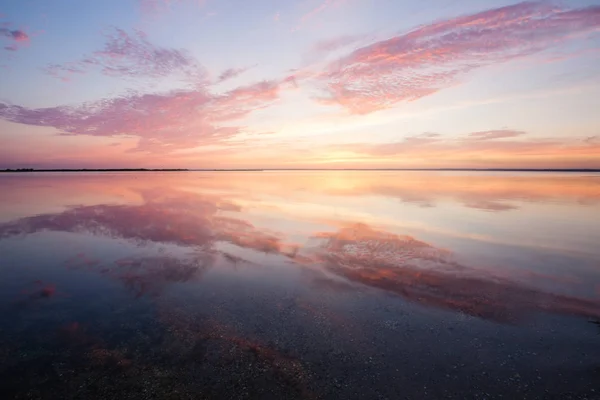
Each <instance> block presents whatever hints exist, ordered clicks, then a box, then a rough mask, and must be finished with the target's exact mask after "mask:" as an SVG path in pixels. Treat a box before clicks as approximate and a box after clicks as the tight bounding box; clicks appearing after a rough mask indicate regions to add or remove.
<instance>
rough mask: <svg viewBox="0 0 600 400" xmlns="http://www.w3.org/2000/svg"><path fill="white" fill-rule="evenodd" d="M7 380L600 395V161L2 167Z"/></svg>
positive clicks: (28, 393) (168, 390)
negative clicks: (275, 168) (588, 167)
mask: <svg viewBox="0 0 600 400" xmlns="http://www.w3.org/2000/svg"><path fill="white" fill-rule="evenodd" d="M0 393H1V396H0V397H1V398H2V399H561V400H562V399H600V174H593V173H587V174H584V173H563V174H560V173H514V172H504V173H484V172H394V171H381V172H378V171H346V172H340V171H326V172H323V171H311V172H291V171H288V172H266V171H265V172H168V173H159V172H157V173H153V172H142V173H93V172H90V173H67V172H63V173H20V174H0Z"/></svg>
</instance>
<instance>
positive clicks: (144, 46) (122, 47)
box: [46, 28, 207, 86]
mask: <svg viewBox="0 0 600 400" xmlns="http://www.w3.org/2000/svg"><path fill="white" fill-rule="evenodd" d="M92 70H99V71H100V72H102V73H103V74H105V75H108V76H116V77H129V78H154V79H155V78H163V77H167V76H176V77H179V78H180V79H182V80H183V81H185V82H188V83H192V84H194V85H195V86H198V85H203V84H205V83H207V73H206V71H205V69H204V67H202V65H200V63H199V62H198V61H197V60H196V59H194V58H193V57H192V56H191V55H190V54H188V53H187V52H186V51H185V50H181V49H172V48H166V47H161V46H158V45H155V44H152V43H151V42H150V41H149V40H148V38H147V36H146V34H145V33H144V32H142V31H140V30H136V31H135V32H134V34H133V35H129V34H128V33H127V32H125V31H124V30H122V29H118V28H115V29H114V31H112V32H111V33H110V34H108V35H107V41H106V43H105V45H104V48H103V49H102V50H100V51H96V52H94V53H92V54H91V55H89V56H86V57H84V58H83V59H81V60H79V61H75V62H68V63H65V64H53V65H50V66H48V67H47V68H46V72H48V73H49V74H51V75H54V76H57V77H59V78H61V79H65V78H66V77H68V75H70V74H74V73H85V72H88V71H92Z"/></svg>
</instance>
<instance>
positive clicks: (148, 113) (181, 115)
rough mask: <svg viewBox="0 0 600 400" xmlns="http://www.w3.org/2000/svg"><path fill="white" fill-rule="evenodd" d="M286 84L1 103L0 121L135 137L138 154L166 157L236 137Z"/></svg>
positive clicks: (67, 131)
mask: <svg viewBox="0 0 600 400" xmlns="http://www.w3.org/2000/svg"><path fill="white" fill-rule="evenodd" d="M284 84H285V82H277V81H264V82H258V83H256V84H252V85H248V86H243V87H238V88H236V89H234V90H231V91H229V92H227V93H224V94H219V95H217V94H213V93H210V92H208V91H207V90H206V89H196V90H182V91H173V92H170V93H166V94H137V93H132V94H127V95H124V96H122V97H118V98H112V99H104V100H101V101H97V102H92V103H87V104H83V105H80V106H76V107H67V106H64V107H49V108H38V109H31V108H26V107H21V106H17V105H8V104H3V103H0V118H2V119H5V120H7V121H11V122H16V123H21V124H27V125H36V126H49V127H53V128H56V129H58V130H59V131H60V132H62V134H63V135H89V136H104V137H112V136H123V135H127V136H134V137H138V138H139V143H138V146H137V148H136V150H137V151H146V152H151V153H168V152H172V151H174V150H178V149H187V148H191V147H195V146H200V145H209V144H216V143H222V142H226V141H227V140H229V139H231V138H233V137H235V136H236V135H238V134H239V133H241V132H242V128H241V127H239V126H237V125H235V122H236V121H237V120H239V119H241V118H243V117H245V116H247V115H248V114H250V113H251V112H253V111H255V110H258V109H261V108H264V107H267V106H268V105H269V104H271V103H273V102H274V101H276V100H277V99H278V97H279V91H280V90H281V88H282V86H283V85H284ZM232 124H233V125H232Z"/></svg>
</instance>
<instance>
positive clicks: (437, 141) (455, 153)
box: [331, 129, 600, 168]
mask: <svg viewBox="0 0 600 400" xmlns="http://www.w3.org/2000/svg"><path fill="white" fill-rule="evenodd" d="M523 136H525V132H522V131H516V130H510V129H503V130H492V131H485V132H474V133H470V134H467V135H462V136H444V135H440V134H437V133H423V134H419V135H413V136H408V137H405V138H404V139H402V140H400V141H397V142H389V143H381V144H372V143H366V142H365V143H353V144H346V145H337V146H335V147H332V148H331V151H344V152H345V153H346V157H347V158H348V159H349V160H350V159H352V158H353V156H352V154H354V155H356V159H357V160H359V158H360V157H361V155H364V156H367V159H369V160H371V161H375V160H379V161H382V160H386V161H387V162H394V161H397V162H400V163H407V164H408V165H411V164H412V166H418V167H423V165H415V163H418V162H422V160H428V161H427V163H428V165H429V166H430V167H452V166H457V165H460V166H461V167H477V166H480V167H481V165H479V164H484V165H486V166H488V167H502V163H506V162H508V163H513V164H515V162H516V163H518V165H520V166H521V167H527V166H531V167H540V168H544V167H545V166H544V165H546V166H547V165H549V164H550V163H551V162H552V163H554V164H555V165H558V166H559V167H563V168H569V167H572V166H569V165H567V164H568V163H569V162H573V161H577V160H578V161H579V162H580V164H581V165H590V167H594V166H595V168H597V167H598V166H599V164H598V162H597V160H598V155H600V143H594V142H593V141H590V140H588V139H589V138H588V139H586V138H579V139H578V138H571V139H556V138H527V137H523ZM561 162H564V163H565V165H560V163H561ZM496 163H500V165H497V164H496ZM539 163H542V164H544V165H538V164H539Z"/></svg>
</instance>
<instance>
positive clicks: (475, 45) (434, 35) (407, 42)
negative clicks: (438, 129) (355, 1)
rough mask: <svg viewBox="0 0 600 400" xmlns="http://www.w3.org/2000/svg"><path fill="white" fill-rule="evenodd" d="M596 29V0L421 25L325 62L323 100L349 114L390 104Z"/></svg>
mask: <svg viewBox="0 0 600 400" xmlns="http://www.w3.org/2000/svg"><path fill="white" fill-rule="evenodd" d="M598 29H600V6H591V7H588V8H582V9H564V8H558V7H554V6H551V5H548V4H545V3H534V2H525V3H519V4H515V5H511V6H508V7H502V8H497V9H492V10H488V11H484V12H481V13H477V14H472V15H467V16H462V17H458V18H453V19H448V20H444V21H440V22H436V23H432V24H429V25H425V26H421V27H419V28H417V29H415V30H413V31H411V32H408V33H405V34H402V35H398V36H395V37H392V38H390V39H388V40H384V41H380V42H376V43H373V44H371V45H369V46H366V47H362V48H360V49H357V50H355V51H353V52H352V53H350V54H349V55H347V56H345V57H342V58H340V59H338V60H337V61H336V62H333V63H331V64H330V65H329V67H328V69H327V70H326V71H325V72H323V73H322V74H321V76H320V77H319V80H320V81H321V83H322V84H323V85H324V89H325V92H326V93H327V95H326V97H325V98H323V99H321V101H322V102H324V103H326V104H339V105H342V106H343V107H345V108H347V109H348V110H349V111H350V112H352V113H355V114H366V113H370V112H373V111H377V110H380V109H384V108H388V107H390V106H392V105H394V104H396V103H398V102H401V101H411V100H416V99H419V98H422V97H424V96H428V95H431V94H433V93H435V92H437V91H439V90H441V89H444V88H446V87H449V86H451V85H454V84H456V83H457V82H458V81H459V78H460V77H461V76H462V75H463V74H465V73H467V72H469V71H472V70H474V69H477V68H481V67H484V66H487V65H491V64H495V63H501V62H506V61H509V60H512V59H516V58H519V57H524V56H528V55H532V54H535V53H537V52H541V51H543V50H546V49H548V48H551V47H552V46H555V45H557V44H560V43H562V42H564V41H566V40H568V39H570V38H573V37H576V36H581V35H585V34H588V33H591V32H593V31H597V30H598Z"/></svg>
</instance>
